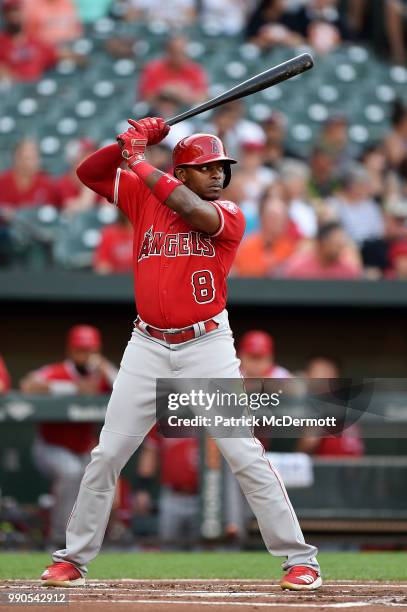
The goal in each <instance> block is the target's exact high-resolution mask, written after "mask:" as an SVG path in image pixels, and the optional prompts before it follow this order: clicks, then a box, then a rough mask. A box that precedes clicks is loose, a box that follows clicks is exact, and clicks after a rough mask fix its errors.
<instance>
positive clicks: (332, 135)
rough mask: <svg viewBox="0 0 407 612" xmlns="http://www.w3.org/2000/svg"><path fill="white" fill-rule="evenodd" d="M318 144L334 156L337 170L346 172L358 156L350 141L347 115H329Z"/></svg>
mask: <svg viewBox="0 0 407 612" xmlns="http://www.w3.org/2000/svg"><path fill="white" fill-rule="evenodd" d="M317 146H318V147H319V148H320V149H321V150H323V151H326V152H327V153H328V154H329V155H330V156H331V157H332V159H333V160H334V163H335V167H336V171H337V172H344V171H346V170H348V169H349V168H350V166H351V165H352V162H353V161H354V159H355V157H356V151H355V150H354V149H353V148H352V146H351V145H350V142H349V135H348V121H347V119H346V116H345V115H342V114H340V113H336V114H334V115H331V116H330V117H329V119H328V120H327V121H326V122H325V124H324V126H323V128H322V131H321V133H320V135H319V138H318V145H317Z"/></svg>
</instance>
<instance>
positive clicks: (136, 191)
mask: <svg viewBox="0 0 407 612" xmlns="http://www.w3.org/2000/svg"><path fill="white" fill-rule="evenodd" d="M129 123H130V125H131V128H129V129H128V130H126V131H125V132H123V133H121V134H119V135H118V136H117V138H116V140H117V142H116V143H114V144H112V145H109V146H107V147H104V148H102V149H100V150H99V151H97V152H96V153H94V154H93V155H91V156H90V157H88V158H87V159H86V160H85V161H84V162H82V164H81V165H80V166H79V168H78V170H77V172H78V176H79V178H80V179H81V180H82V181H83V182H84V183H85V184H86V185H87V186H88V187H90V188H91V189H93V190H94V191H96V192H97V193H98V194H99V195H101V196H103V197H106V198H107V199H108V200H109V201H110V202H112V203H114V204H116V205H117V206H118V207H119V208H120V210H121V211H122V212H123V213H124V214H125V215H127V217H128V218H129V219H130V220H131V222H132V225H133V228H134V249H133V254H134V258H133V266H134V280H135V294H136V307H137V312H138V317H137V319H136V321H135V322H134V328H133V331H132V335H131V338H130V340H129V342H128V344H127V347H126V350H125V352H124V355H123V359H122V362H121V367H120V371H119V374H118V376H117V378H116V380H115V384H114V388H113V391H112V395H111V398H110V401H109V405H108V408H107V412H106V418H105V423H104V426H103V428H102V430H101V433H100V437H99V444H98V446H97V447H96V448H95V449H94V450H93V451H92V459H91V462H90V463H89V465H88V466H87V468H86V470H85V474H84V476H83V479H82V482H81V485H80V489H79V493H78V497H77V501H76V503H75V511H74V512H73V513H72V515H71V517H70V519H69V521H68V524H67V537H66V544H67V545H66V548H64V549H61V550H57V551H54V553H53V554H52V559H53V564H52V565H50V566H49V567H48V568H47V569H46V570H45V571H44V572H43V574H42V576H41V580H42V584H43V585H44V586H51V585H54V586H58V585H64V586H75V585H78V586H79V585H83V584H84V582H85V576H86V573H87V564H88V563H89V562H90V561H91V560H92V559H94V558H95V556H96V555H97V554H98V552H99V550H100V548H101V546H102V542H103V537H104V532H105V528H106V524H107V522H108V520H109V515H110V511H111V507H112V500H113V497H114V491H115V486H116V482H117V479H118V476H119V474H120V472H121V470H122V469H123V467H124V465H125V464H126V463H127V462H128V460H129V459H130V457H131V456H132V455H133V454H134V453H135V451H136V450H137V448H138V447H139V446H140V444H141V443H142V441H143V439H144V437H145V436H146V435H147V434H148V432H149V431H150V429H151V428H152V427H153V425H154V423H155V421H156V418H157V412H156V410H157V405H156V401H155V400H156V394H157V378H170V379H172V380H173V384H174V385H177V384H179V385H180V386H181V388H183V387H184V384H185V379H188V380H190V379H191V378H200V379H201V380H206V379H211V378H212V377H216V378H222V379H228V378H234V379H235V380H236V385H238V388H239V389H240V390H241V393H244V386H243V383H242V379H241V376H240V371H239V365H240V363H239V360H238V359H237V357H236V352H235V348H234V344H233V334H232V332H231V329H230V326H229V322H228V314H227V310H226V308H225V306H226V296H227V284H226V278H227V275H228V273H229V271H230V268H231V266H232V263H233V260H234V258H235V255H236V251H237V248H238V246H239V243H240V241H241V239H242V236H243V233H244V229H245V220H244V216H243V213H242V212H241V210H240V209H239V207H238V206H236V204H235V203H234V202H231V201H229V200H224V199H223V198H222V190H223V189H224V188H225V187H227V185H228V183H229V181H230V179H231V164H233V163H235V160H234V159H232V158H230V157H228V156H227V154H226V151H225V149H224V146H223V143H222V141H221V140H220V139H219V138H218V137H216V136H214V135H213V134H193V135H191V136H187V137H186V138H183V139H182V140H181V141H180V142H178V143H177V145H176V147H175V149H174V151H173V168H174V171H173V172H174V173H173V174H169V173H167V174H166V173H163V172H161V171H160V170H158V169H157V168H155V167H154V166H152V165H151V164H150V163H149V162H148V161H147V159H146V156H145V152H146V148H147V146H148V145H154V144H157V143H158V142H160V141H161V140H163V138H165V136H166V135H167V134H168V132H169V129H170V126H168V125H167V124H166V123H165V121H164V120H163V119H162V118H160V117H146V118H144V119H141V120H140V121H134V120H132V119H130V120H129ZM123 160H125V162H126V164H127V168H128V169H127V170H124V169H122V167H121V166H122V163H123ZM186 384H187V385H188V383H186ZM192 391H193V390H191V389H190V393H192ZM169 399H170V397H169V396H168V400H169ZM168 408H170V406H169V405H168ZM228 433H229V432H228ZM245 434H246V435H243V436H241V437H239V438H236V437H233V436H228V434H226V436H227V437H224V436H221V437H216V444H217V446H218V448H219V450H220V452H221V453H222V454H223V455H224V457H225V459H226V461H227V462H228V463H229V466H230V468H231V470H232V472H233V473H234V474H235V475H236V477H237V479H238V480H239V483H240V485H241V487H242V489H243V491H244V493H245V495H246V498H247V500H248V502H249V504H250V505H251V507H252V509H253V512H254V514H255V516H256V518H257V520H258V522H259V527H260V531H261V533H262V536H263V539H264V542H265V544H266V546H267V549H268V550H269V552H270V553H272V554H275V555H277V556H280V557H285V558H286V561H285V562H284V564H283V568H284V569H285V570H287V573H286V574H285V576H284V578H283V580H282V582H281V583H280V586H281V588H282V589H292V590H298V589H300V590H313V589H316V588H319V587H320V586H321V584H322V579H321V577H320V574H319V564H318V561H317V560H316V554H317V549H316V548H315V547H314V546H312V545H310V544H307V543H306V542H305V540H304V537H303V534H302V532H301V528H300V525H299V523H298V519H297V518H296V516H295V513H294V510H293V508H292V506H291V504H290V502H289V499H288V495H287V493H286V491H285V488H284V485H283V483H282V481H281V479H280V478H279V475H278V473H277V472H276V470H275V469H274V468H273V466H272V465H271V464H270V463H269V462H268V461H267V459H266V458H265V457H264V452H263V451H264V449H263V448H262V447H261V444H260V443H259V441H258V440H256V438H254V437H253V436H252V432H251V429H250V428H249V427H247V428H245ZM175 437H177V436H175ZM281 533H284V538H281V536H280V534H281Z"/></svg>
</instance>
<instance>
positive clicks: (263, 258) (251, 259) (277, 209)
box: [234, 191, 302, 277]
mask: <svg viewBox="0 0 407 612" xmlns="http://www.w3.org/2000/svg"><path fill="white" fill-rule="evenodd" d="M260 224H261V228H260V231H259V232H256V233H254V234H251V235H250V236H248V237H247V238H245V239H244V240H243V242H242V244H241V245H240V248H239V250H238V252H237V256H236V260H235V267H234V271H235V272H236V273H237V275H238V276H254V277H255V276H275V275H276V274H278V272H279V271H280V269H281V267H282V265H283V263H284V262H285V261H286V260H287V259H288V258H289V257H290V256H291V255H292V254H293V253H294V251H295V250H296V248H297V247H298V245H299V242H300V240H301V238H302V236H301V234H300V232H299V230H298V228H297V226H296V225H295V223H293V222H292V221H291V220H290V218H289V215H288V208H287V204H286V202H285V201H283V200H282V199H281V198H278V197H276V196H272V197H270V195H269V193H268V191H266V192H265V194H264V195H263V198H262V200H261V202H260Z"/></svg>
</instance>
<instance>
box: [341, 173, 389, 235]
mask: <svg viewBox="0 0 407 612" xmlns="http://www.w3.org/2000/svg"><path fill="white" fill-rule="evenodd" d="M343 183H344V185H343V190H342V191H341V193H340V195H338V196H336V197H335V198H333V199H332V200H331V205H332V206H333V208H334V210H335V212H336V214H337V215H338V219H339V220H340V222H341V223H342V225H343V227H344V230H345V231H346V233H347V234H348V235H349V236H350V237H351V238H352V239H353V240H354V241H355V242H356V243H357V244H359V245H363V243H364V242H365V241H367V240H373V239H381V238H383V235H384V219H383V214H382V211H381V209H380V207H379V206H378V205H377V203H376V202H375V201H374V200H373V199H372V197H371V186H370V177H369V174H368V172H367V171H366V169H365V168H364V167H363V166H360V165H357V164H355V165H354V166H353V168H352V169H351V170H349V171H348V172H347V173H346V175H345V176H344V180H343Z"/></svg>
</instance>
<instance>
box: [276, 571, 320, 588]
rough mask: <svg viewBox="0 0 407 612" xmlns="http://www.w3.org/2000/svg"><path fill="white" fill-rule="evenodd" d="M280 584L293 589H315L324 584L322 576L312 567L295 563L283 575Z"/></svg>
mask: <svg viewBox="0 0 407 612" xmlns="http://www.w3.org/2000/svg"><path fill="white" fill-rule="evenodd" d="M280 586H281V588H282V589H290V590H291V591H313V590H314V589H319V587H320V586H322V578H321V576H320V575H319V574H318V573H317V572H316V571H315V570H313V569H312V568H311V567H307V566H306V565H294V567H292V568H290V569H289V570H288V572H287V574H286V575H285V576H284V577H283V579H282V581H281V582H280Z"/></svg>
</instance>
